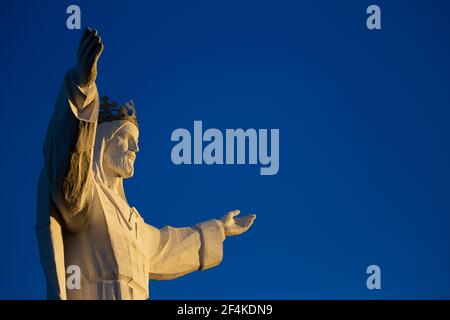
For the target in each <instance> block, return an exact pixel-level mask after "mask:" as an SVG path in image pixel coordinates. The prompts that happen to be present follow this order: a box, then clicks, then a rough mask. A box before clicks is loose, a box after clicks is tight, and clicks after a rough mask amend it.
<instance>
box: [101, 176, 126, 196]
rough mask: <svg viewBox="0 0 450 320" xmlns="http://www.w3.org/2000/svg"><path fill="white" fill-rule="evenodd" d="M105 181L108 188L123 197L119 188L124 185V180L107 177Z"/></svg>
mask: <svg viewBox="0 0 450 320" xmlns="http://www.w3.org/2000/svg"><path fill="white" fill-rule="evenodd" d="M105 180H106V181H104V182H105V184H106V185H107V187H108V188H109V189H110V190H111V191H112V192H114V193H115V194H117V195H119V196H121V193H120V192H119V187H120V185H121V183H122V178H120V177H116V176H109V175H107V176H106V177H105Z"/></svg>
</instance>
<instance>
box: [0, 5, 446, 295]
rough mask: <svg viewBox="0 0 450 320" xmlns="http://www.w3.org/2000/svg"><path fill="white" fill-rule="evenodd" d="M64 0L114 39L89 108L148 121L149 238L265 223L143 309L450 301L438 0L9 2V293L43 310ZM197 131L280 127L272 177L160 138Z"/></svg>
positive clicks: (73, 39) (5, 89) (4, 101)
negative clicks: (242, 217)
mask: <svg viewBox="0 0 450 320" xmlns="http://www.w3.org/2000/svg"><path fill="white" fill-rule="evenodd" d="M72 3H76V4H78V5H79V6H80V7H81V10H82V26H83V27H86V26H93V27H95V28H96V29H98V30H99V32H100V34H101V36H102V39H103V42H104V44H105V50H104V53H103V55H102V57H101V61H100V63H99V67H98V69H99V76H98V79H97V80H98V81H97V83H98V86H99V90H100V94H104V95H108V96H111V97H113V98H115V99H116V100H117V101H119V102H124V101H126V100H128V99H131V98H132V99H134V100H135V103H136V105H137V108H138V112H139V114H140V122H141V137H140V148H141V151H140V152H139V154H138V158H137V161H136V176H135V178H133V179H132V180H130V181H128V182H126V186H125V187H126V192H127V197H128V199H129V201H130V203H131V204H132V205H134V206H136V207H137V208H138V210H139V212H140V213H141V214H142V215H143V216H144V218H145V219H146V221H147V222H148V223H151V224H153V225H155V226H157V227H163V226H165V225H167V224H169V225H173V226H188V225H193V224H194V223H197V222H200V221H204V220H208V219H210V218H219V217H221V216H222V215H223V214H224V213H225V212H226V211H228V210H232V209H235V208H240V209H241V210H242V211H243V212H244V213H251V212H255V213H256V214H257V215H258V218H257V220H256V222H255V224H254V226H253V228H252V229H251V230H250V231H249V232H248V233H246V234H244V235H242V236H239V237H235V238H229V239H227V240H226V242H225V258H224V261H223V262H222V264H221V265H220V266H218V267H217V268H215V269H211V270H208V271H205V272H197V273H194V274H191V275H187V276H185V277H184V278H180V279H177V280H173V281H167V282H152V283H151V286H150V291H151V297H152V298H154V299H166V298H192V299H194V298H199V299H201V298H217V299H221V298H265V299H270V298H288V299H294V298H297V299H305V298H313V299H315V298H326V299H334V298H369V299H372V298H450V233H449V229H450V197H449V192H450V152H449V150H450V149H449V148H450V126H449V119H450V112H449V108H450V90H449V88H450V20H449V19H448V12H449V10H450V2H448V1H446V0H436V1H427V0H421V1H411V0H408V1H406V0H405V1H334V0H328V1H324V0H316V1H290V2H287V1H261V0H258V1H230V0H227V1H197V0H194V1H177V2H175V1H167V0H165V1H142V2H141V1H131V0H128V1H117V2H115V1H76V2H68V1H53V2H48V1H47V2H46V1H33V2H29V1H1V8H0V33H1V39H2V41H1V42H2V45H1V46H2V47H1V50H0V64H1V65H0V70H1V72H0V90H1V94H0V120H1V123H2V131H3V134H2V137H3V138H2V139H1V140H2V141H3V145H2V147H1V149H2V152H1V157H0V161H1V162H0V164H1V168H2V169H3V172H2V174H3V177H2V181H3V183H2V187H1V188H2V189H1V193H0V197H1V204H2V209H1V218H2V223H1V224H0V243H1V244H0V254H1V261H0V298H3V299H13V298H19V299H22V298H26V299H30V298H31V299H35V298H37V299H41V298H45V282H44V274H43V272H42V270H41V267H40V263H39V258H38V251H37V245H36V240H35V234H34V220H35V204H36V184H37V178H38V175H39V171H40V168H41V167H42V161H43V160H42V152H41V147H42V143H43V139H44V134H45V131H46V127H47V124H48V120H49V118H50V116H51V112H52V109H53V103H54V100H55V98H56V95H57V92H58V89H59V86H60V83H61V80H62V78H63V76H64V73H65V71H66V70H67V69H68V68H69V67H71V66H73V64H74V62H75V52H76V47H77V45H78V40H79V37H80V35H81V31H70V30H68V29H67V28H66V26H65V21H66V17H67V15H66V13H65V11H66V7H67V6H68V5H69V4H72ZM373 3H375V4H378V5H379V6H380V7H381V10H382V30H381V31H369V30H367V29H366V27H365V20H366V14H365V10H366V7H367V6H368V5H369V4H373ZM194 120H202V121H203V125H204V127H215V128H219V129H222V130H225V129H226V128H239V127H241V128H268V129H270V128H279V129H280V171H279V173H278V175H276V176H260V175H259V167H257V166H206V165H203V166H175V165H173V164H172V162H171V160H170V150H171V148H172V146H173V143H172V142H171V141H170V134H171V132H172V131H173V130H174V129H176V128H182V127H185V128H188V129H190V130H192V126H193V121H194ZM370 264H378V265H379V266H380V267H381V270H382V290H380V291H376V292H375V291H369V290H368V289H367V288H366V276H367V275H366V274H365V270H366V267H367V266H368V265H370Z"/></svg>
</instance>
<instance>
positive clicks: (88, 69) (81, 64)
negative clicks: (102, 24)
mask: <svg viewBox="0 0 450 320" xmlns="http://www.w3.org/2000/svg"><path fill="white" fill-rule="evenodd" d="M102 51H103V43H102V41H101V38H100V37H99V35H98V32H97V31H96V30H93V29H91V28H87V29H85V30H84V32H83V35H82V36H81V40H80V45H79V46H78V53H77V66H76V68H75V75H76V80H77V83H78V85H79V86H80V87H87V86H89V85H91V84H92V83H94V82H95V79H96V77H97V61H98V58H99V57H100V55H101V54H102Z"/></svg>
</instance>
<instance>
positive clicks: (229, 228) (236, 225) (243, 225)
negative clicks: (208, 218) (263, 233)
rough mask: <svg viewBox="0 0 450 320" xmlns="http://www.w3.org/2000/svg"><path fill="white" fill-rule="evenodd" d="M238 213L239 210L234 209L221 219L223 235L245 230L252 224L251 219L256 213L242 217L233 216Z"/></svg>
mask: <svg viewBox="0 0 450 320" xmlns="http://www.w3.org/2000/svg"><path fill="white" fill-rule="evenodd" d="M239 213H240V210H234V211H230V212H228V213H227V214H226V215H224V216H223V217H222V219H221V221H222V223H223V226H224V230H225V236H227V237H228V236H237V235H239V234H241V233H244V232H245V231H247V230H248V229H249V228H250V227H251V226H252V224H253V221H254V220H255V219H256V214H249V215H246V216H244V217H242V218H235V216H237V215H238V214H239Z"/></svg>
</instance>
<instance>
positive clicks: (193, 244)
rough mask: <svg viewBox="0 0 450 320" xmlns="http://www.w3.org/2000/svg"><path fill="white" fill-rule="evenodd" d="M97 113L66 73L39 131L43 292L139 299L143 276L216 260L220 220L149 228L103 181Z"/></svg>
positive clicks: (88, 91)
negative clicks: (71, 280) (75, 281)
mask: <svg viewBox="0 0 450 320" xmlns="http://www.w3.org/2000/svg"><path fill="white" fill-rule="evenodd" d="M98 110H99V98H98V92H97V87H96V85H95V83H94V84H92V85H91V86H89V87H86V88H81V87H79V86H78V85H77V84H76V82H75V78H74V75H73V70H69V72H67V74H66V76H65V78H64V81H63V84H62V86H61V89H60V92H59V95H58V98H57V101H56V104H55V109H54V112H53V115H52V118H51V120H50V123H49V127H48V130H47V135H46V139H45V143H44V149H43V153H44V168H43V169H42V171H41V174H40V178H39V184H38V195H37V198H38V201H37V219H36V233H37V239H38V244H39V251H40V257H41V264H42V266H43V269H44V271H45V274H46V279H47V297H48V298H49V299H147V298H148V297H149V291H148V282H149V280H151V279H155V280H168V279H174V278H177V277H179V276H182V275H184V274H187V273H189V272H193V271H196V270H204V269H208V268H211V267H214V266H216V265H218V264H219V263H220V262H221V260H222V250H223V245H222V244H223V240H224V239H225V233H224V229H223V225H222V223H221V222H220V221H218V220H210V221H207V222H204V223H200V224H197V225H196V226H195V227H187V228H173V227H169V226H167V227H164V228H162V229H157V228H155V227H153V226H151V225H148V224H146V223H145V222H144V220H143V219H142V217H141V216H140V214H139V213H138V211H137V210H136V208H134V207H130V206H129V204H128V202H127V201H126V198H125V195H124V192H123V185H122V184H121V185H120V186H121V188H120V190H119V193H116V192H113V191H112V190H111V189H109V188H108V186H107V185H106V184H105V183H104V179H103V177H102V173H103V171H102V152H103V150H104V145H102V143H104V140H105V139H101V137H100V133H101V132H100V131H101V130H99V129H100V127H101V126H102V125H103V124H102V125H97V118H98ZM111 123H112V122H111ZM103 131H105V130H103ZM101 134H105V133H104V132H103V133H101ZM96 135H97V137H96ZM96 151H97V152H96ZM70 266H76V267H78V268H79V271H80V283H79V284H80V287H79V288H77V287H76V286H75V288H74V286H70V285H67V280H68V277H69V276H71V274H70V273H69V274H67V273H66V271H67V270H72V269H70Z"/></svg>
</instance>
